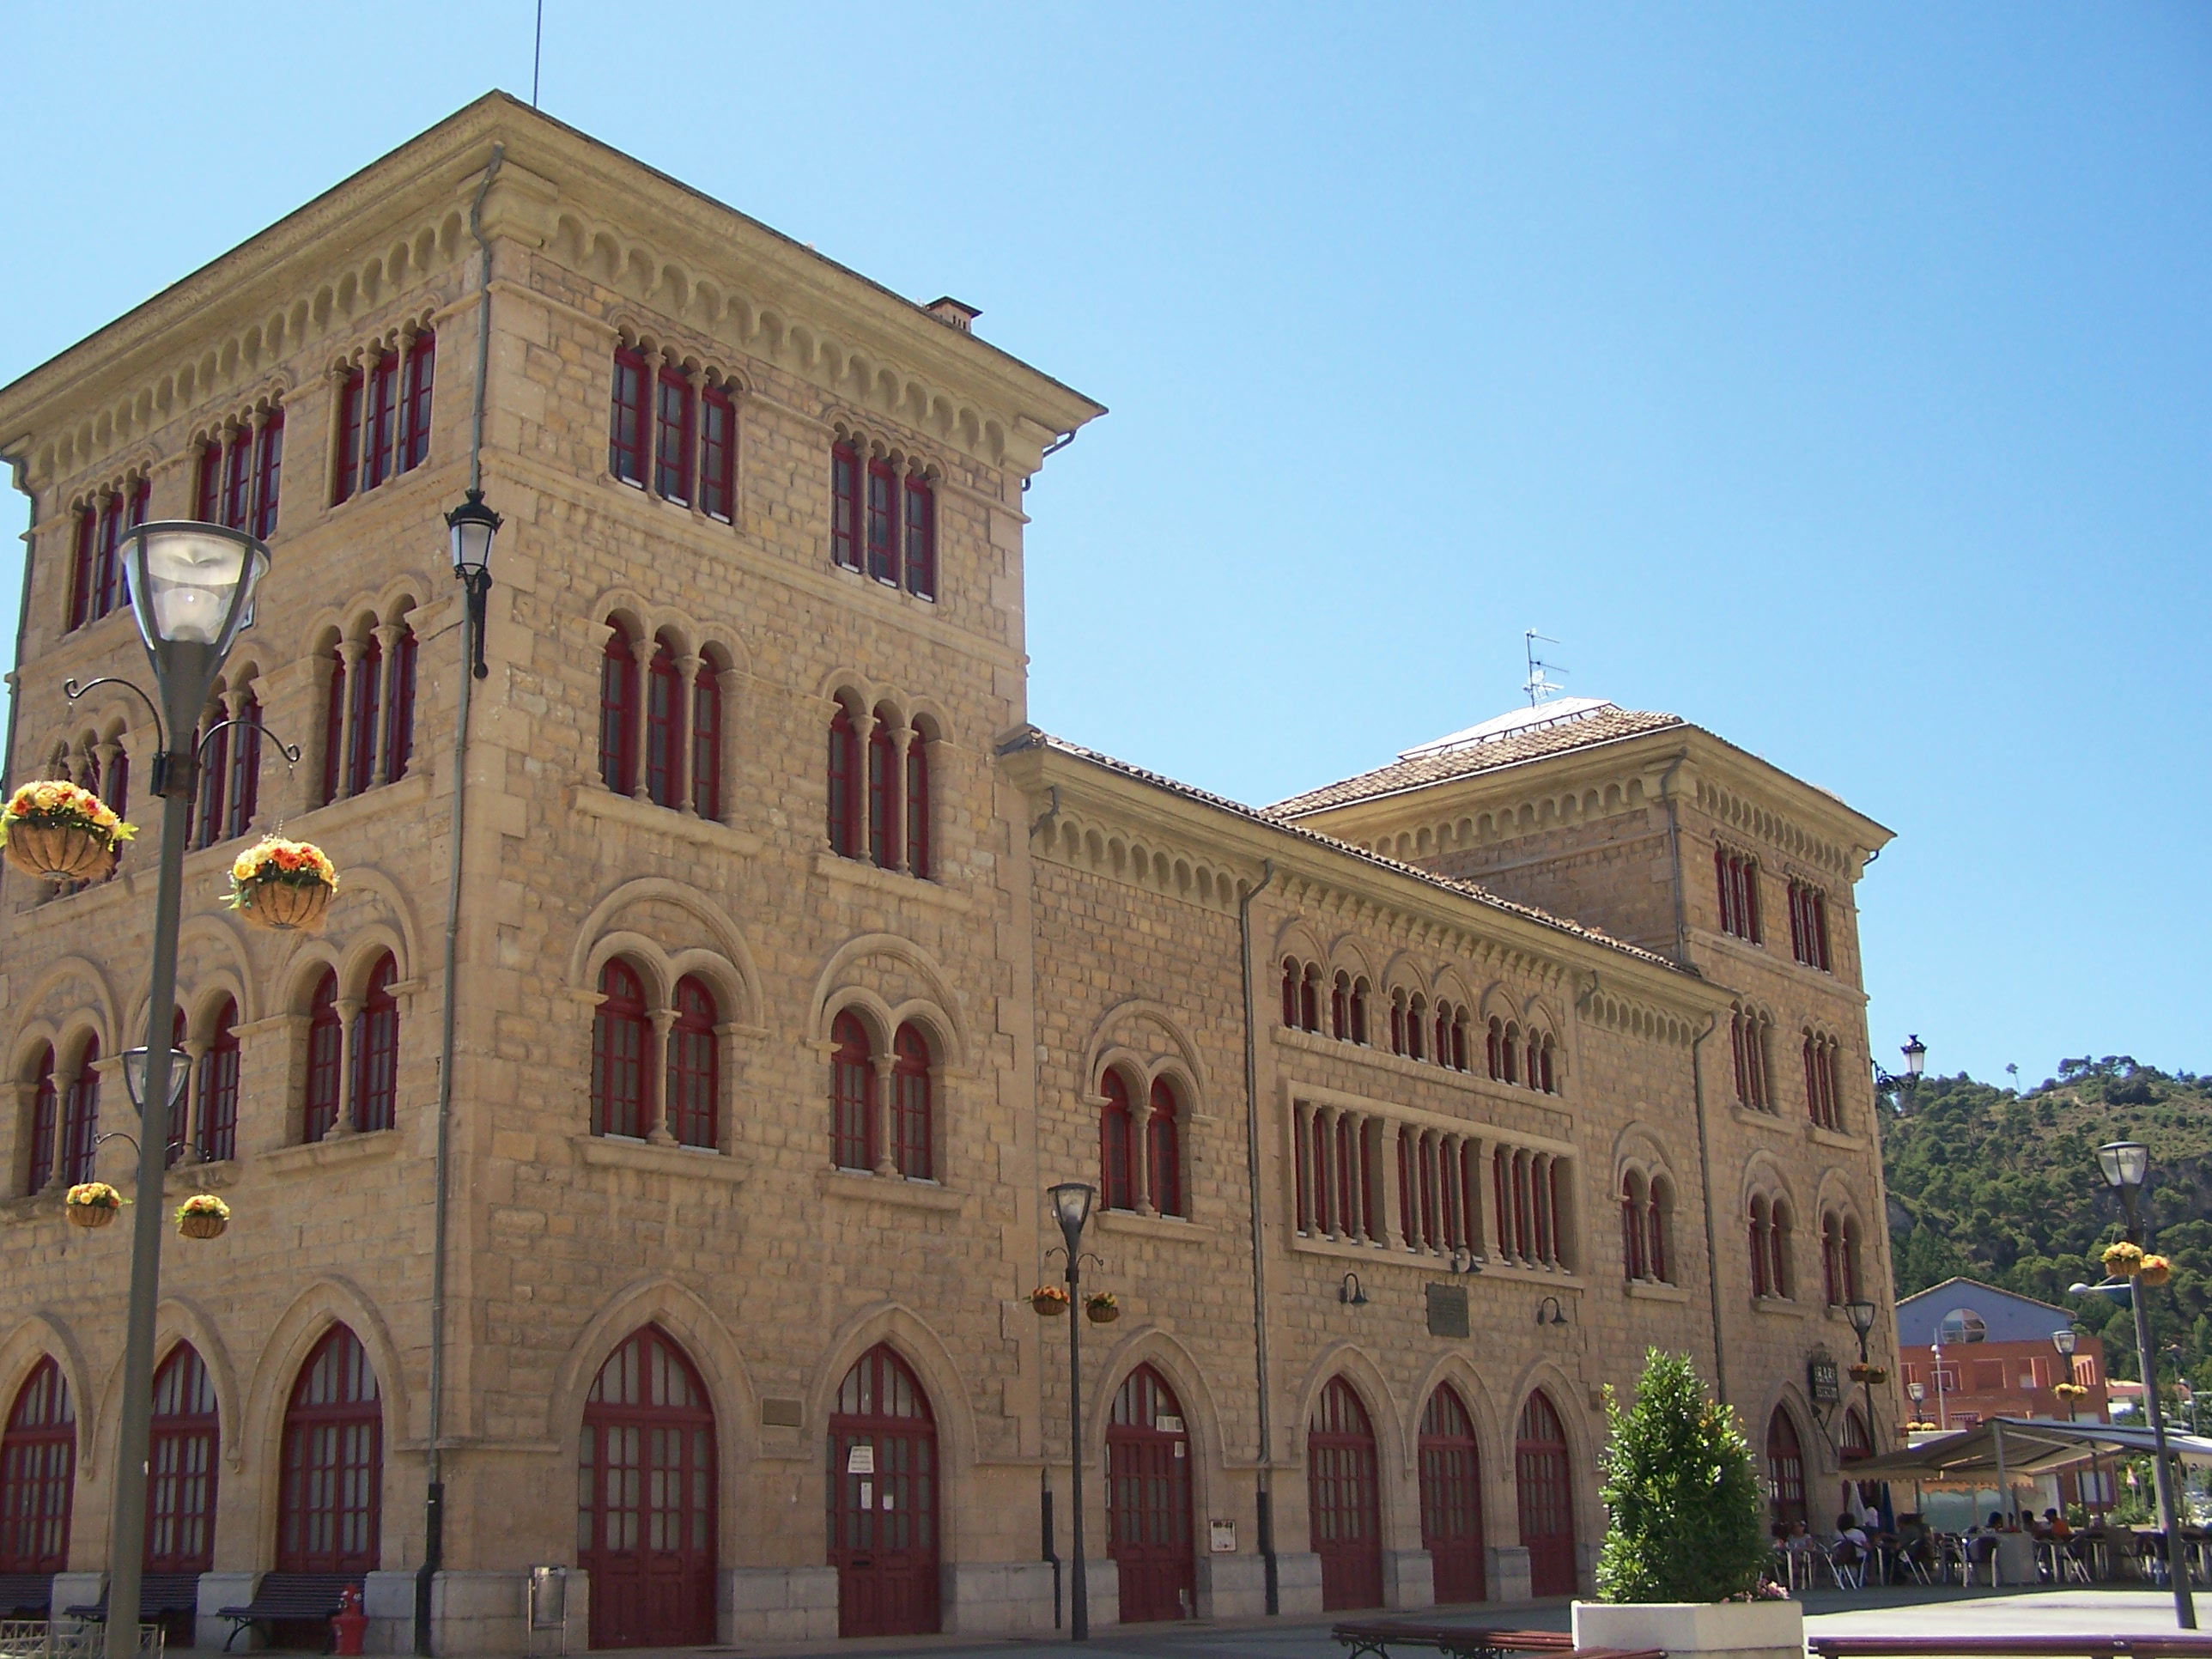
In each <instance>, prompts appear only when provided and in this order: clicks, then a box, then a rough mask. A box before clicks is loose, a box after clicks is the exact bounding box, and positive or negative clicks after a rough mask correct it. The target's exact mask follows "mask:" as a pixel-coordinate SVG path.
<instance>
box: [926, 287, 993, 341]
mask: <svg viewBox="0 0 2212 1659" xmlns="http://www.w3.org/2000/svg"><path fill="white" fill-rule="evenodd" d="M922 309H923V310H924V311H926V312H927V313H929V314H930V315H931V316H933V317H934V318H936V319H937V320H938V321H939V322H940V323H942V324H944V325H945V327H947V328H957V329H958V330H959V331H961V332H962V333H963V334H972V333H974V332H975V329H974V328H973V326H972V325H973V324H974V322H975V319H977V318H978V317H980V316H981V315H982V314H983V313H981V312H980V311H978V310H976V309H975V307H973V306H971V305H963V303H961V301H957V300H956V299H954V298H953V297H952V296H951V295H950V294H940V295H938V297H937V298H935V299H934V300H932V301H930V302H929V303H928V304H927V305H926V306H924V307H922Z"/></svg>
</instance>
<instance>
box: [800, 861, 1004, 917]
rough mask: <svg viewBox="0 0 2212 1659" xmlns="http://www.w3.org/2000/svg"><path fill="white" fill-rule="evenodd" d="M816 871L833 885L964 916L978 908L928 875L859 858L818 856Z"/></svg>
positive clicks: (964, 896) (815, 865)
mask: <svg viewBox="0 0 2212 1659" xmlns="http://www.w3.org/2000/svg"><path fill="white" fill-rule="evenodd" d="M814 869H815V872H816V873H817V875H823V876H827V877H828V878H829V879H830V880H831V881H833V882H842V883H844V884H846V885H848V886H850V887H863V888H866V889H867V890H869V891H871V892H875V893H881V894H883V895H884V896H885V897H887V898H901V899H914V900H915V901H917V902H921V903H923V904H934V905H937V906H939V908H943V909H946V910H950V911H952V912H953V913H954V914H955V915H967V914H968V912H969V910H971V909H972V908H975V907H974V906H973V905H972V904H970V903H969V899H968V896H967V895H966V894H965V893H956V892H953V891H952V890H950V889H949V888H947V887H945V885H944V884H943V883H941V882H937V881H933V880H931V879H929V878H927V877H926V876H902V875H901V874H900V873H899V872H897V871H896V870H883V869H878V867H877V866H874V865H872V864H864V863H862V862H861V861H860V860H859V859H848V858H841V857H839V856H838V855H837V854H835V853H828V852H823V853H817V854H815V855H814Z"/></svg>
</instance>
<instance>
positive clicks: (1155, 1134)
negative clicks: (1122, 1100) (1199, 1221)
mask: <svg viewBox="0 0 2212 1659" xmlns="http://www.w3.org/2000/svg"><path fill="white" fill-rule="evenodd" d="M1181 1116H1182V1114H1181V1111H1180V1109H1179V1105H1178V1103H1177V1102H1176V1091H1175V1085H1173V1084H1172V1083H1170V1082H1169V1081H1168V1080H1167V1079H1165V1078H1164V1077H1163V1078H1155V1079H1152V1116H1151V1117H1150V1118H1149V1119H1147V1120H1146V1123H1145V1191H1146V1194H1147V1195H1148V1196H1149V1197H1150V1198H1151V1199H1152V1207H1153V1208H1154V1209H1155V1210H1157V1211H1158V1212H1160V1213H1161V1214H1162V1215H1182V1213H1183V1206H1182V1122H1181V1121H1180V1120H1181Z"/></svg>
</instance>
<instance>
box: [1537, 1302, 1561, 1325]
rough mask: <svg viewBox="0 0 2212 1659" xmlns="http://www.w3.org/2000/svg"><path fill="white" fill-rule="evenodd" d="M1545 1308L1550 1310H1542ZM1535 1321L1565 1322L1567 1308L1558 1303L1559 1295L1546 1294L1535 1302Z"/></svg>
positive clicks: (1541, 1322)
mask: <svg viewBox="0 0 2212 1659" xmlns="http://www.w3.org/2000/svg"><path fill="white" fill-rule="evenodd" d="M1547 1308H1549V1309H1550V1310H1551V1311H1550V1312H1549V1313H1547V1312H1545V1311H1544V1310H1546V1309H1547ZM1536 1322H1537V1323H1538V1324H1539V1325H1564V1324H1565V1323H1566V1322H1567V1310H1565V1308H1563V1307H1561V1306H1560V1305H1559V1297H1556V1296H1547V1297H1545V1298H1544V1299H1543V1300H1542V1301H1541V1302H1539V1303H1538V1304H1536Z"/></svg>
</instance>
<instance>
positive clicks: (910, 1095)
mask: <svg viewBox="0 0 2212 1659" xmlns="http://www.w3.org/2000/svg"><path fill="white" fill-rule="evenodd" d="M930 1064H931V1062H930V1054H929V1039H928V1038H927V1037H925V1036H922V1034H921V1030H919V1029H918V1028H916V1027H915V1026H913V1025H902V1026H900V1027H899V1028H898V1035H897V1036H895V1037H893V1038H892V1039H891V1158H892V1161H893V1162H894V1163H895V1164H897V1166H898V1172H899V1173H900V1174H901V1175H902V1176H905V1177H906V1178H907V1179H908V1180H909V1181H933V1180H935V1179H936V1178H937V1160H936V1156H935V1152H934V1150H933V1149H934V1146H935V1145H936V1136H937V1121H936V1119H937V1112H936V1104H935V1100H934V1091H933V1087H932V1085H931V1081H930Z"/></svg>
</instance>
